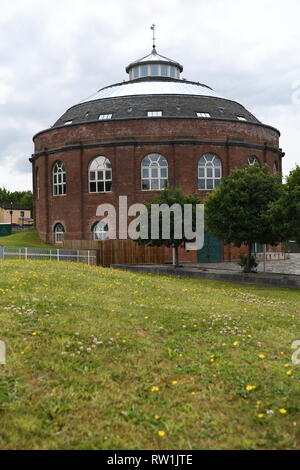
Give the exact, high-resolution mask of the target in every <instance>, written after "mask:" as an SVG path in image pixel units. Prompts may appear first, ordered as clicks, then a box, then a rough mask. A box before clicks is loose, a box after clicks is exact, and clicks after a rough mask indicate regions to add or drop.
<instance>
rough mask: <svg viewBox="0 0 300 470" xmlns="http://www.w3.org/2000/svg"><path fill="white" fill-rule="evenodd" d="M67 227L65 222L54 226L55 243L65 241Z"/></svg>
mask: <svg viewBox="0 0 300 470" xmlns="http://www.w3.org/2000/svg"><path fill="white" fill-rule="evenodd" d="M64 234H65V228H64V226H63V224H61V223H58V224H56V225H55V227H54V239H55V243H62V242H63V241H64Z"/></svg>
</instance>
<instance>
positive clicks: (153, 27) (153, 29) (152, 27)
mask: <svg viewBox="0 0 300 470" xmlns="http://www.w3.org/2000/svg"><path fill="white" fill-rule="evenodd" d="M151 29H152V31H153V49H155V24H153V25H152V26H151Z"/></svg>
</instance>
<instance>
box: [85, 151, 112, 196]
mask: <svg viewBox="0 0 300 470" xmlns="http://www.w3.org/2000/svg"><path fill="white" fill-rule="evenodd" d="M111 185H112V169H111V164H110V161H109V160H108V158H106V157H97V158H95V159H94V160H93V161H92V162H91V163H90V166H89V189H90V193H106V192H109V191H111Z"/></svg>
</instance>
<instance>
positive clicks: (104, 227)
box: [92, 220, 108, 240]
mask: <svg viewBox="0 0 300 470" xmlns="http://www.w3.org/2000/svg"><path fill="white" fill-rule="evenodd" d="M92 233H93V240H108V224H107V223H105V222H103V221H102V220H100V221H99V222H96V223H94V225H93V227H92Z"/></svg>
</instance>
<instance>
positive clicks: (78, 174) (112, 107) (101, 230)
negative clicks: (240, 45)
mask: <svg viewBox="0 0 300 470" xmlns="http://www.w3.org/2000/svg"><path fill="white" fill-rule="evenodd" d="M182 71H183V67H182V65H180V64H179V63H178V62H175V61H173V60H171V59H168V58H166V57H164V56H162V55H160V54H158V53H157V51H156V49H155V47H153V50H152V52H151V54H149V55H147V56H146V57H143V58H142V59H140V60H137V61H135V62H132V63H131V64H130V65H128V67H127V68H126V72H127V73H128V74H129V80H128V81H124V82H122V83H117V84H114V85H110V86H107V87H105V88H102V89H100V90H99V91H98V92H97V93H96V94H95V95H94V96H92V97H90V98H88V99H87V100H86V101H83V102H81V103H79V104H76V105H75V106H72V107H71V108H70V109H68V110H67V111H66V112H65V113H64V114H63V116H61V117H60V118H59V119H58V121H56V122H55V124H54V125H53V126H52V127H51V128H50V129H46V130H43V131H41V132H39V133H38V134H37V135H35V136H34V139H33V140H34V145H35V150H34V154H33V155H32V158H31V161H32V167H33V188H34V209H35V211H34V212H35V223H36V227H37V229H38V231H39V233H40V236H41V238H42V239H43V240H45V241H47V242H51V243H53V242H56V243H60V242H61V241H62V240H63V239H65V240H71V239H73V240H88V239H90V240H91V239H105V237H106V236H107V227H106V226H105V224H103V223H101V221H100V218H99V217H97V216H96V209H97V207H98V206H99V205H100V204H102V203H110V204H113V205H114V206H115V207H116V208H117V207H118V201H119V196H128V204H129V205H131V204H133V203H139V202H141V203H142V202H145V201H149V200H151V199H153V197H154V196H156V195H157V194H158V192H159V191H160V190H162V189H163V188H164V187H166V186H167V185H168V186H169V187H171V188H178V187H179V188H182V190H183V191H184V192H185V193H197V192H198V193H199V195H200V198H201V200H204V198H205V196H206V195H207V194H208V193H209V192H211V191H213V190H214V188H215V187H216V186H217V185H218V184H219V183H220V181H221V178H223V177H226V176H227V175H228V174H229V173H230V171H231V170H232V169H234V168H243V167H245V165H247V164H250V165H251V164H253V163H255V162H258V163H259V164H260V165H263V164H265V163H267V164H268V165H269V167H270V171H281V168H282V166H281V160H282V157H283V156H284V154H283V153H282V150H281V149H280V148H279V137H280V133H279V131H278V130H276V129H274V128H273V127H270V126H268V125H265V124H262V123H261V122H260V121H259V120H258V119H257V118H256V117H254V116H253V115H252V114H251V113H250V112H249V111H247V110H246V109H245V108H244V107H243V106H242V105H241V104H239V103H237V102H236V101H233V100H230V99H227V98H225V97H222V96H221V95H220V94H218V93H217V92H215V91H214V90H213V89H212V88H210V87H209V86H207V85H204V84H202V83H199V82H194V81H188V80H185V79H182V78H181V73H182ZM236 254H237V251H236V250H233V249H232V248H231V247H224V246H223V245H222V242H221V241H218V240H216V239H214V238H213V237H211V236H208V235H206V237H205V246H204V248H203V249H202V250H201V251H200V252H199V253H196V252H190V253H189V254H187V255H186V257H185V259H187V260H188V259H189V260H191V261H197V260H198V261H214V262H215V261H220V260H222V259H231V258H232V257H233V256H236Z"/></svg>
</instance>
